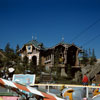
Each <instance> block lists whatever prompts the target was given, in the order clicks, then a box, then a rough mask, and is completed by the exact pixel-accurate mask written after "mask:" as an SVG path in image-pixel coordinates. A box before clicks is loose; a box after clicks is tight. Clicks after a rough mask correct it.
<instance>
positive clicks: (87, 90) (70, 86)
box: [30, 84, 100, 98]
mask: <svg viewBox="0 0 100 100" xmlns="http://www.w3.org/2000/svg"><path fill="white" fill-rule="evenodd" d="M30 86H44V87H48V88H47V91H48V92H49V90H50V86H52V87H55V86H56V87H58V86H59V87H62V86H65V87H67V88H73V87H84V88H86V98H88V97H89V88H91V89H92V88H100V86H91V85H88V86H84V85H70V84H31V85H30Z"/></svg>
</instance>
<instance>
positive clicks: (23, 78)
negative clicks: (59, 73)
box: [13, 74, 35, 85]
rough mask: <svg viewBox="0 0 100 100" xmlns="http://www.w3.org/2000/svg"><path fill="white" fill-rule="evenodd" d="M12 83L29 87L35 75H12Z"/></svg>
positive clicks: (33, 81)
mask: <svg viewBox="0 0 100 100" xmlns="http://www.w3.org/2000/svg"><path fill="white" fill-rule="evenodd" d="M13 82H16V83H19V84H23V85H30V84H34V83H35V74H33V75H30V74H14V75H13Z"/></svg>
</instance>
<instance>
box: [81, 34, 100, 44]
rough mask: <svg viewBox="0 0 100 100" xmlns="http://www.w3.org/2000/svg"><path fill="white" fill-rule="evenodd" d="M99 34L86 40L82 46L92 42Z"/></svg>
mask: <svg viewBox="0 0 100 100" xmlns="http://www.w3.org/2000/svg"><path fill="white" fill-rule="evenodd" d="M99 37H100V34H98V35H96V36H95V37H93V38H92V39H90V40H88V41H87V42H85V43H84V44H83V45H82V46H85V45H87V44H89V43H90V42H93V41H94V40H95V39H97V38H99Z"/></svg>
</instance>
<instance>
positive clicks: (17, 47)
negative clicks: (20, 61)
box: [16, 44, 20, 55]
mask: <svg viewBox="0 0 100 100" xmlns="http://www.w3.org/2000/svg"><path fill="white" fill-rule="evenodd" d="M19 49H20V48H19V45H18V44H17V46H16V55H19Z"/></svg>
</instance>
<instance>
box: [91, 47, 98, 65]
mask: <svg viewBox="0 0 100 100" xmlns="http://www.w3.org/2000/svg"><path fill="white" fill-rule="evenodd" d="M96 61H97V59H96V56H95V51H94V49H93V50H92V55H91V59H90V65H94V64H95V62H96Z"/></svg>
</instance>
